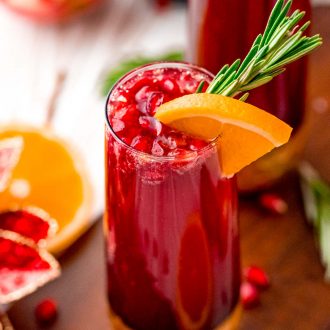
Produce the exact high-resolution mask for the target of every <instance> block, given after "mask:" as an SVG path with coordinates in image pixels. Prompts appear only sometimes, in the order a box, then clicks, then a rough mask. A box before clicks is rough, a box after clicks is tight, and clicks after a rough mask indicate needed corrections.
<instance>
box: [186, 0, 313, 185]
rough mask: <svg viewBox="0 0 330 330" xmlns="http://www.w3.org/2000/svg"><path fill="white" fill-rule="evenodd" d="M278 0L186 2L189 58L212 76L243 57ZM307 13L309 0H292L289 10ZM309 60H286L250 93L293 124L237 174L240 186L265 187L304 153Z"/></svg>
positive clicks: (256, 102) (255, 100)
mask: <svg viewBox="0 0 330 330" xmlns="http://www.w3.org/2000/svg"><path fill="white" fill-rule="evenodd" d="M275 3H276V0H244V1H242V0H189V39H190V40H189V49H188V60H189V61H191V62H193V63H196V64H198V65H200V66H202V67H205V68H206V69H208V70H210V71H211V72H213V73H214V74H215V73H217V72H218V71H219V70H220V68H221V67H222V66H223V65H225V64H227V63H232V62H233V61H234V60H236V59H237V58H241V59H242V58H244V57H245V56H246V54H247V52H248V50H249V49H250V47H251V45H252V44H253V41H254V39H255V37H256V36H257V35H258V34H259V33H262V32H263V30H264V28H265V26H266V23H267V19H268V17H269V14H270V12H271V10H272V8H273V6H274V4H275ZM297 8H299V9H301V10H304V11H306V16H305V19H306V20H309V19H310V15H311V6H310V1H309V0H295V1H293V4H292V10H295V9H297ZM306 69H307V59H306V58H302V59H300V60H299V61H297V62H295V63H293V64H290V65H289V67H288V68H287V70H286V72H285V73H284V74H282V75H280V76H279V77H277V78H275V79H274V80H273V81H272V82H271V83H269V84H267V85H265V86H262V87H260V88H257V89H256V90H253V91H251V93H250V97H249V99H248V101H247V102H249V103H251V104H253V105H255V106H258V107H260V108H261V109H264V110H266V111H268V112H270V113H272V114H274V115H275V116H276V117H278V118H279V119H281V120H283V121H285V122H286V123H287V124H289V125H290V126H292V127H293V129H294V130H293V133H294V137H293V139H291V140H290V143H288V144H287V145H286V146H284V147H281V148H279V149H277V150H274V151H273V152H272V153H270V154H267V155H266V156H264V157H262V158H261V159H259V160H258V161H256V162H255V163H253V164H252V165H250V166H248V167H247V168H245V169H244V170H243V171H242V172H240V173H239V175H238V183H239V187H240V189H241V190H254V189H259V188H264V187H267V186H268V185H270V184H271V183H272V182H274V181H275V180H276V179H278V178H279V177H281V176H282V175H283V174H284V173H285V172H287V171H288V170H290V169H292V168H293V167H294V166H295V164H296V162H297V160H298V159H299V158H300V155H301V153H302V151H303V148H304V145H305V141H306V138H307V132H308V126H307V123H306V121H305V119H306V118H305V117H306V116H305V88H306Z"/></svg>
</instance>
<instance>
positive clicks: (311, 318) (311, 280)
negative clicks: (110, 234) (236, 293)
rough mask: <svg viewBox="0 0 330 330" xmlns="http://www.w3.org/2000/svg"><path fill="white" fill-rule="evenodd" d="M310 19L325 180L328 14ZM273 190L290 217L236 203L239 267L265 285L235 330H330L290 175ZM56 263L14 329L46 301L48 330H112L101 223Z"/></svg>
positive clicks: (29, 322)
mask: <svg viewBox="0 0 330 330" xmlns="http://www.w3.org/2000/svg"><path fill="white" fill-rule="evenodd" d="M314 14H315V16H314V30H315V31H317V32H320V33H322V35H323V37H324V39H325V45H324V47H323V48H322V49H321V50H320V51H318V52H317V53H316V54H314V55H313V56H312V60H311V73H312V74H311V76H310V80H309V89H308V90H309V92H310V99H311V102H309V105H310V107H312V108H314V116H313V117H314V124H313V129H312V134H311V138H310V141H309V143H308V145H307V150H306V158H307V159H309V160H310V161H311V162H312V163H313V165H314V166H315V167H316V168H317V169H318V170H319V171H320V172H321V173H322V175H323V177H324V178H326V180H327V181H328V182H330V171H329V169H330V166H329V161H330V130H329V128H330V125H329V124H330V113H329V104H330V99H329V96H330V95H329V86H330V58H329V55H330V23H329V22H330V8H329V7H328V8H317V9H316V10H315V13H314ZM297 97H299V96H297ZM274 190H276V191H278V192H279V193H280V194H281V195H282V196H283V197H284V198H285V199H287V200H288V202H289V212H288V213H287V214H285V215H284V216H274V215H270V214H268V213H265V212H263V211H262V210H260V208H259V207H258V205H257V203H256V201H255V199H254V198H252V197H251V198H249V199H245V200H242V201H241V218H240V221H241V237H242V254H243V264H244V265H249V264H257V265H260V266H262V267H264V269H265V270H266V271H267V272H268V274H269V275H270V277H271V280H272V286H271V288H270V289H269V290H268V291H266V292H264V293H263V294H262V302H261V305H260V306H259V307H258V308H256V309H253V310H250V311H246V312H244V313H243V316H242V319H241V323H240V329H244V330H251V329H252V330H257V329H260V330H263V329H274V330H295V329H297V330H304V329H306V330H314V329H330V284H325V283H324V280H323V274H324V269H323V268H322V266H321V265H320V263H319V255H318V251H317V248H316V245H315V241H314V238H313V232H312V230H311V228H310V227H309V226H308V225H307V224H306V222H305V220H304V214H303V208H302V200H301V196H300V192H299V186H298V181H297V177H296V175H295V174H291V175H289V176H288V178H286V179H285V180H284V181H283V182H282V184H279V185H278V186H277V187H275V188H274ZM60 261H61V264H62V269H63V274H62V276H61V277H60V279H58V280H57V281H55V282H53V283H50V284H49V285H47V286H46V287H44V288H42V289H41V290H39V291H38V292H36V293H35V294H33V295H31V296H29V297H27V298H25V299H23V300H22V301H20V302H18V303H16V304H15V305H14V306H13V307H12V309H11V310H10V313H9V316H10V318H11V320H12V322H13V324H14V326H15V328H16V329H18V330H29V329H38V326H37V324H36V323H35V320H34V316H33V312H34V308H35V306H36V304H37V303H38V302H39V301H40V300H42V299H44V298H46V297H48V296H50V297H53V298H54V299H56V300H57V301H58V303H59V318H58V320H57V321H56V323H55V324H54V325H53V326H51V327H49V329H54V330H55V329H56V330H94V329H95V330H103V329H104V330H105V329H111V324H110V321H109V319H108V317H107V303H106V297H105V269H104V256H103V237H102V224H101V221H99V222H98V223H97V224H96V225H95V226H94V227H93V228H91V230H90V231H89V232H88V233H87V234H85V235H84V236H83V237H82V238H81V239H80V240H79V241H78V242H76V243H75V244H74V245H73V246H72V247H71V248H70V249H69V251H67V253H66V254H65V255H63V256H62V257H61V259H60ZM169 330H170V329H169Z"/></svg>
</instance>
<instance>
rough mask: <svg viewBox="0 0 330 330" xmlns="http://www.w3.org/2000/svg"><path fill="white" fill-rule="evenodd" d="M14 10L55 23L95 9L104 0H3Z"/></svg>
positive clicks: (32, 17) (31, 17) (35, 18)
mask: <svg viewBox="0 0 330 330" xmlns="http://www.w3.org/2000/svg"><path fill="white" fill-rule="evenodd" d="M3 2H4V3H5V4H6V5H7V6H8V7H9V8H10V9H12V10H13V11H15V12H17V13H19V14H21V15H23V16H26V17H28V18H30V19H32V20H34V21H38V22H43V23H54V22H58V21H65V20H68V19H70V18H72V17H74V16H76V15H78V14H81V13H85V12H87V11H92V10H95V9H96V8H98V7H99V6H100V4H101V3H103V2H104V1H103V0H47V1H45V0H22V1H18V0H3Z"/></svg>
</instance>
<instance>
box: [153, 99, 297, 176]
mask: <svg viewBox="0 0 330 330" xmlns="http://www.w3.org/2000/svg"><path fill="white" fill-rule="evenodd" d="M155 117H156V118H157V119H158V120H160V121H161V122H163V123H164V124H166V125H169V126H171V127H173V128H175V129H177V130H179V131H182V132H184V133H186V134H189V135H192V136H196V137H199V138H202V139H206V140H213V139H215V138H218V139H217V146H218V154H219V158H220V161H221V164H222V171H223V175H224V176H226V177H230V176H232V175H234V174H235V173H237V172H238V171H240V170H241V169H242V168H243V167H245V166H247V165H249V164H250V163H252V162H253V161H255V160H257V159H258V158H260V157H261V156H263V155H265V154H266V153H268V152H269V151H271V150H272V149H273V148H276V147H279V146H281V145H283V144H284V143H286V142H287V141H288V140H289V137H290V134H291V131H292V128H291V127H290V126H288V125H287V124H285V123H284V122H283V121H281V120H279V119H278V118H276V117H275V116H273V115H271V114H269V113H268V112H266V111H263V110H261V109H258V108H257V107H255V106H253V105H250V104H248V103H244V102H241V101H238V100H236V99H233V98H230V97H226V96H222V95H216V94H207V93H200V94H191V95H185V96H182V97H180V98H177V99H174V100H172V101H170V102H167V103H164V104H163V105H161V106H160V107H159V108H158V110H157V113H156V115H155Z"/></svg>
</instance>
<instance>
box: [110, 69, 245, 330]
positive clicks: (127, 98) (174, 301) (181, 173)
mask: <svg viewBox="0 0 330 330" xmlns="http://www.w3.org/2000/svg"><path fill="white" fill-rule="evenodd" d="M202 80H205V81H206V82H210V81H211V80H212V75H211V74H209V73H208V72H207V71H205V70H203V69H200V68H198V67H195V66H192V65H188V64H178V63H156V64H153V65H148V66H145V67H142V68H139V69H137V70H135V71H133V72H131V73H129V74H128V75H126V76H125V77H124V78H122V79H121V80H120V81H119V82H118V83H117V85H116V86H115V87H114V88H113V89H112V91H111V92H110V94H109V98H108V101H107V126H106V176H107V179H106V213H105V227H106V230H105V233H106V252H107V271H108V297H109V302H110V306H111V310H112V312H113V313H114V314H115V315H117V316H119V317H120V319H121V320H122V321H123V323H124V324H125V325H126V326H128V327H131V328H134V329H139V330H140V329H141V330H144V329H145V330H150V329H158V330H161V329H164V330H165V329H166V330H169V329H171V330H175V329H187V330H188V329H189V330H190V329H213V328H215V327H216V326H217V325H219V324H220V323H221V322H222V321H223V320H224V319H225V318H226V317H228V315H229V314H230V313H231V311H232V310H233V309H234V307H235V306H236V304H237V301H238V295H239V285H240V258H239V237H238V228H237V195H236V185H235V178H231V179H226V178H223V177H222V174H221V168H220V164H219V159H218V155H217V150H216V147H215V142H211V143H208V142H205V141H202V140H199V139H195V138H192V137H189V136H186V135H184V134H183V133H180V132H177V131H174V130H173V129H171V128H169V127H166V126H164V125H162V124H161V123H160V122H158V121H157V120H156V119H155V118H153V115H154V113H155V111H156V109H157V107H158V106H159V105H160V104H162V103H163V102H166V101H169V100H171V99H174V98H176V97H179V96H182V95H185V94H189V93H194V92H195V91H196V89H197V87H198V85H199V83H200V82H201V81H202Z"/></svg>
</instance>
